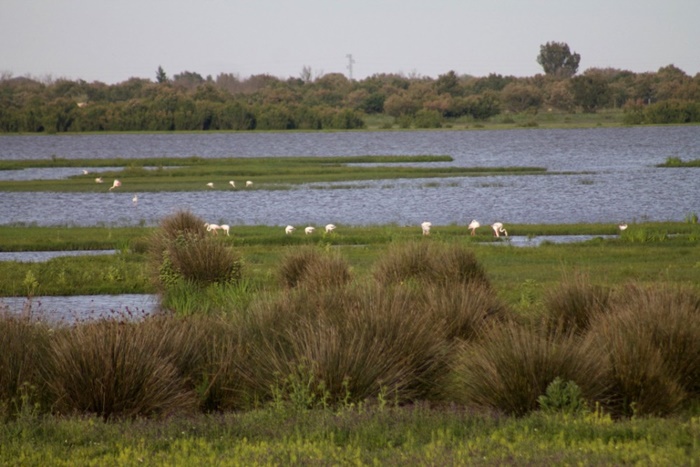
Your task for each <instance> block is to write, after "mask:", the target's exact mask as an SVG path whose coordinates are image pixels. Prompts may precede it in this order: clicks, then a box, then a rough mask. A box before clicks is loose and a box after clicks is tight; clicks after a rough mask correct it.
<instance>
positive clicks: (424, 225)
mask: <svg viewBox="0 0 700 467" xmlns="http://www.w3.org/2000/svg"><path fill="white" fill-rule="evenodd" d="M432 225H433V224H431V223H430V222H423V223H422V224H421V225H420V227H421V229H423V235H430V227H431V226H432Z"/></svg>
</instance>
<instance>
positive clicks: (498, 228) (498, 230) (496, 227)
mask: <svg viewBox="0 0 700 467" xmlns="http://www.w3.org/2000/svg"><path fill="white" fill-rule="evenodd" d="M491 228H492V229H493V236H494V237H500V236H501V234H504V235H505V236H506V237H507V236H508V231H507V230H506V229H505V227H503V223H502V222H495V223H493V224H492V225H491Z"/></svg>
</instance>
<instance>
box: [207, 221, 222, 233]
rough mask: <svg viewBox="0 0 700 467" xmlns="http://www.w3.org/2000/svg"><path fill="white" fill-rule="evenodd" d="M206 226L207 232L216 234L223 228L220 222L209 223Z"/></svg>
mask: <svg viewBox="0 0 700 467" xmlns="http://www.w3.org/2000/svg"><path fill="white" fill-rule="evenodd" d="M204 227H206V228H207V232H211V233H213V234H214V235H217V234H218V232H219V229H220V228H221V226H220V225H218V224H208V223H207V224H204Z"/></svg>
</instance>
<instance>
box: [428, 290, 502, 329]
mask: <svg viewBox="0 0 700 467" xmlns="http://www.w3.org/2000/svg"><path fill="white" fill-rule="evenodd" d="M420 290H421V297H420V300H421V307H422V308H423V309H424V311H423V313H425V314H426V315H428V316H429V317H430V319H431V320H433V321H435V322H438V323H441V324H442V326H443V333H444V334H443V337H444V339H446V340H447V341H448V342H449V341H453V340H455V339H457V340H472V339H474V338H476V337H477V336H478V335H480V334H481V333H482V332H483V330H484V329H485V328H486V327H487V326H489V325H490V324H493V323H495V322H499V321H502V320H504V319H505V318H506V317H507V315H508V310H507V308H506V306H505V305H504V304H503V303H502V302H501V301H500V300H499V299H498V297H497V296H496V294H495V292H494V291H493V289H491V288H490V287H486V286H484V285H483V284H482V283H472V284H470V283H467V284H457V285H455V286H452V287H441V286H426V287H423V288H421V289H420Z"/></svg>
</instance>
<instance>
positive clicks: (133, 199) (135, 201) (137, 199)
mask: <svg viewBox="0 0 700 467" xmlns="http://www.w3.org/2000/svg"><path fill="white" fill-rule="evenodd" d="M131 203H132V204H133V205H134V206H136V205H137V204H139V195H134V197H133V198H131Z"/></svg>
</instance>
